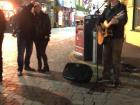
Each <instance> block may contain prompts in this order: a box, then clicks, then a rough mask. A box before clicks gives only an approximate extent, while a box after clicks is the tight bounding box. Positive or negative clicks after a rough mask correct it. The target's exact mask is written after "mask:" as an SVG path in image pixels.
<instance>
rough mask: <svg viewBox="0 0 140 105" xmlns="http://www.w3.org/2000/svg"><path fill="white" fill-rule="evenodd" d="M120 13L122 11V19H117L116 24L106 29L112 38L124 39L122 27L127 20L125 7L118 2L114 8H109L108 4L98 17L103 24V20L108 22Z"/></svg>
mask: <svg viewBox="0 0 140 105" xmlns="http://www.w3.org/2000/svg"><path fill="white" fill-rule="evenodd" d="M121 11H124V15H123V17H121V18H120V19H119V22H118V23H117V24H114V25H111V26H110V28H109V29H108V30H109V31H110V32H112V38H124V26H125V24H126V23H127V20H128V17H127V10H126V6H125V5H124V4H122V3H120V2H119V3H118V4H117V5H116V6H115V7H113V8H111V5H110V4H109V5H108V6H107V7H106V9H105V10H104V11H103V13H102V15H101V16H100V22H101V23H103V22H104V21H105V20H107V21H108V22H109V21H110V20H111V19H112V18H113V17H114V16H116V14H118V13H119V12H121Z"/></svg>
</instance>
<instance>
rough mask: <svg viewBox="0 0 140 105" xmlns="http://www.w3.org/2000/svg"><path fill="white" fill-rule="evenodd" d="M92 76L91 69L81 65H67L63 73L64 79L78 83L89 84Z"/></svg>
mask: <svg viewBox="0 0 140 105" xmlns="http://www.w3.org/2000/svg"><path fill="white" fill-rule="evenodd" d="M92 74H93V72H92V69H91V67H90V66H88V65H86V64H81V63H67V64H66V66H65V68H64V71H63V77H64V78H65V79H67V80H70V81H73V82H78V83H87V82H89V81H90V80H91V77H92Z"/></svg>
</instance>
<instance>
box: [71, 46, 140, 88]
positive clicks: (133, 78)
mask: <svg viewBox="0 0 140 105" xmlns="http://www.w3.org/2000/svg"><path fill="white" fill-rule="evenodd" d="M131 53H133V54H134V55H131ZM139 57H140V48H139V47H136V46H134V45H131V44H128V43H124V47H123V52H122V61H123V62H124V63H126V64H129V65H132V66H134V67H138V69H140V58H139ZM69 59H70V61H71V62H78V63H84V64H87V65H89V66H90V67H92V69H93V74H94V75H93V76H92V79H91V81H95V80H96V69H97V66H96V65H95V64H93V63H92V61H84V60H82V57H81V56H79V55H77V54H76V53H75V52H72V53H71V54H70V55H69ZM98 68H99V77H101V75H102V70H103V67H102V66H101V65H99V66H98ZM122 71H123V72H121V81H122V84H124V85H127V86H132V87H136V88H140V84H139V83H140V70H138V72H136V71H133V70H132V71H131V72H127V71H125V70H122Z"/></svg>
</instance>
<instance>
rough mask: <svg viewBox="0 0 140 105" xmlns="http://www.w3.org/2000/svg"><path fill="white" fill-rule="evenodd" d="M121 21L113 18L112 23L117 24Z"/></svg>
mask: <svg viewBox="0 0 140 105" xmlns="http://www.w3.org/2000/svg"><path fill="white" fill-rule="evenodd" d="M118 22H119V21H118V19H116V18H112V19H111V21H110V24H117V23H118Z"/></svg>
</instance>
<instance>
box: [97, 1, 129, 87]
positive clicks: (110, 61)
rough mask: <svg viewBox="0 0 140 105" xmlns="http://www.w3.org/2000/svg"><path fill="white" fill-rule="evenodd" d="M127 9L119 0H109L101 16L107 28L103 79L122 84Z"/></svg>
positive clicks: (104, 44)
mask: <svg viewBox="0 0 140 105" xmlns="http://www.w3.org/2000/svg"><path fill="white" fill-rule="evenodd" d="M127 20H128V17H127V9H126V6H125V5H124V4H122V3H121V2H120V1H119V0H108V6H107V7H106V8H105V10H104V11H103V13H102V15H101V16H100V23H102V24H103V25H104V27H105V28H106V30H107V31H106V32H107V33H106V34H107V35H106V37H105V38H104V43H103V48H104V49H103V68H104V69H103V73H102V75H103V79H105V80H106V79H107V80H111V81H113V83H114V84H115V86H119V85H120V70H121V65H120V61H121V52H122V47H123V42H124V27H125V24H126V23H127Z"/></svg>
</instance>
